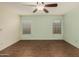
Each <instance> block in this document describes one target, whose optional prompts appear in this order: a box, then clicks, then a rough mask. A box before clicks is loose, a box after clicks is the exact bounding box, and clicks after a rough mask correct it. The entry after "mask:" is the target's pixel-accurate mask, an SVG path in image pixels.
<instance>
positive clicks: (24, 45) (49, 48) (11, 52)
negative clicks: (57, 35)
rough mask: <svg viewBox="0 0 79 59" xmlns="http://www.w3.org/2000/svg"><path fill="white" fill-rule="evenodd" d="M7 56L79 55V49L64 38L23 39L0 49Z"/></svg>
mask: <svg viewBox="0 0 79 59" xmlns="http://www.w3.org/2000/svg"><path fill="white" fill-rule="evenodd" d="M0 56H4V57H5V56H7V57H79V49H77V48H76V47H74V46H72V45H70V44H68V43H67V42H65V41H63V40H26V41H25V40H21V41H19V42H17V43H15V44H14V45H12V46H10V47H8V48H6V49H4V50H3V51H0Z"/></svg>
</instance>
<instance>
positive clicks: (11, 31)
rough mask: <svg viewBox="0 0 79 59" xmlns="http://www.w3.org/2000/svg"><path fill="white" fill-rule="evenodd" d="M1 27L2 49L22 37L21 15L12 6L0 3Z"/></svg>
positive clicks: (0, 42) (0, 46)
mask: <svg viewBox="0 0 79 59" xmlns="http://www.w3.org/2000/svg"><path fill="white" fill-rule="evenodd" d="M0 29H2V30H0V50H2V49H4V48H6V47H8V46H10V45H12V44H14V43H15V42H17V41H18V40H19V39H20V38H19V16H18V15H17V14H16V12H15V11H14V9H13V8H12V7H8V6H4V5H0Z"/></svg>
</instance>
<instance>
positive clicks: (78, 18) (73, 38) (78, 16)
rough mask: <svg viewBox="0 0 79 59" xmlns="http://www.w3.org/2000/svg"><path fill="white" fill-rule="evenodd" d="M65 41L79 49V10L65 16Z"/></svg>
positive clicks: (76, 9)
mask: <svg viewBox="0 0 79 59" xmlns="http://www.w3.org/2000/svg"><path fill="white" fill-rule="evenodd" d="M64 38H65V41H67V42H69V43H70V44H72V45H74V46H76V47H78V48H79V8H75V9H73V10H72V11H70V12H69V13H67V14H66V15H65V16H64Z"/></svg>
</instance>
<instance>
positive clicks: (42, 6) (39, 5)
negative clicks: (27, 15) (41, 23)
mask: <svg viewBox="0 0 79 59" xmlns="http://www.w3.org/2000/svg"><path fill="white" fill-rule="evenodd" d="M25 6H35V9H34V10H33V13H36V12H37V11H38V10H41V11H44V12H45V13H49V11H48V10H47V9H46V8H45V7H57V6H58V4H57V3H52V4H45V3H44V2H37V3H36V5H25Z"/></svg>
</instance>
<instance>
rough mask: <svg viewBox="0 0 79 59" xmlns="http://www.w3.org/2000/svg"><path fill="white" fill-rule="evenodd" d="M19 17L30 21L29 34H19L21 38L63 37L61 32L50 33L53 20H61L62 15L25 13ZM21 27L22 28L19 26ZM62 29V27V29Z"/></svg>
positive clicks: (56, 38) (57, 38)
mask: <svg viewBox="0 0 79 59" xmlns="http://www.w3.org/2000/svg"><path fill="white" fill-rule="evenodd" d="M21 19H26V20H30V21H32V28H31V32H32V33H31V34H26V35H23V34H22V35H21V39H24V40H28V39H36V40H37V39H43V40H44V39H45V40H46V39H53V40H54V39H55V40H61V39H63V34H53V33H52V23H53V22H54V20H61V21H62V20H63V18H62V16H52V15H26V16H21ZM21 29H22V28H21ZM62 31H63V29H62Z"/></svg>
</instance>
